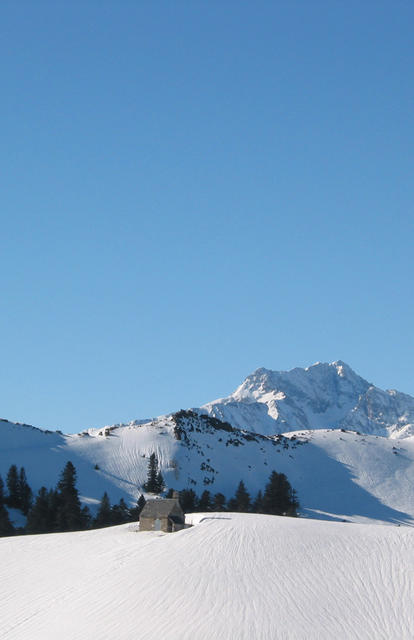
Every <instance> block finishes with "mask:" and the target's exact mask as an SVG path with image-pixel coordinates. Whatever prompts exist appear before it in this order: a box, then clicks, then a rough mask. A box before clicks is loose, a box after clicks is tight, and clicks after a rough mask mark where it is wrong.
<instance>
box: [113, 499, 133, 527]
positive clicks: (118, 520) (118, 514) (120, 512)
mask: <svg viewBox="0 0 414 640" xmlns="http://www.w3.org/2000/svg"><path fill="white" fill-rule="evenodd" d="M129 518H130V514H129V509H128V507H127V505H126V503H125V500H124V499H123V498H121V499H120V501H119V503H118V504H114V505H113V507H112V509H111V520H112V524H123V523H124V522H128V521H129Z"/></svg>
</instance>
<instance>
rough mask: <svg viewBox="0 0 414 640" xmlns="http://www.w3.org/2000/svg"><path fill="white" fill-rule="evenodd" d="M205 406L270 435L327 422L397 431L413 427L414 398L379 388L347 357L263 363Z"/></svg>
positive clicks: (382, 432)
mask: <svg viewBox="0 0 414 640" xmlns="http://www.w3.org/2000/svg"><path fill="white" fill-rule="evenodd" d="M204 409H205V410H207V412H208V413H210V414H211V415H213V416H215V417H217V418H220V419H221V420H226V421H228V422H230V423H231V424H232V425H234V426H236V427H239V428H244V429H249V430H253V431H257V432H258V433H264V434H268V435H270V434H275V433H284V432H287V431H295V430H298V429H327V428H328V429H329V428H350V429H354V430H357V431H361V432H365V433H371V434H375V435H381V436H389V435H393V436H394V437H397V436H401V435H403V436H407V435H411V434H412V433H414V398H412V397H410V396H407V395H406V394H401V393H399V392H398V391H395V392H393V393H389V392H386V391H383V390H381V389H378V388H377V387H375V386H374V385H372V384H371V383H370V382H368V381H367V380H365V379H364V378H362V377H361V376H359V375H358V374H357V373H355V371H354V370H353V369H352V368H351V367H350V366H349V365H348V364H346V363H345V362H344V361H343V360H335V361H334V362H331V363H328V362H316V363H315V364H313V365H311V366H309V367H306V368H302V367H296V368H294V369H290V370H289V371H272V370H270V369H265V368H264V367H261V368H259V369H256V370H255V371H254V372H253V373H252V374H250V375H249V376H247V378H246V379H245V380H244V382H243V383H242V384H241V385H240V386H239V387H238V388H237V389H236V391H235V392H234V393H232V394H231V395H230V396H228V397H227V398H223V399H220V400H217V401H215V402H211V403H208V404H207V405H205V406H204Z"/></svg>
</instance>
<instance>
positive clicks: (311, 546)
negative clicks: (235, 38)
mask: <svg viewBox="0 0 414 640" xmlns="http://www.w3.org/2000/svg"><path fill="white" fill-rule="evenodd" d="M200 519H202V517H201V516H200V514H197V519H196V521H199V520H200ZM413 564H414V529H412V528H411V527H398V526H383V525H372V524H371V525H369V524H345V523H338V522H323V521H316V520H308V519H301V518H283V517H277V516H266V515H255V514H232V513H225V514H223V513H222V514H211V513H210V514H206V519H204V520H202V521H201V522H200V524H197V525H196V526H194V527H192V528H190V529H185V530H183V531H180V532H178V533H174V534H160V533H155V532H149V533H144V532H142V533H137V532H135V531H133V530H131V525H122V526H120V527H112V528H108V529H101V530H95V531H88V532H78V533H60V534H46V535H38V536H22V537H17V538H2V539H0V567H1V578H2V579H1V580H0V619H1V628H0V638H5V639H7V640H29V638H30V640H37V639H40V638H42V640H55V639H56V638H57V637H59V638H60V639H61V640H95V639H96V638H99V639H100V640H113V639H114V638H116V639H117V640H132V639H133V638H139V639H140V640H146V639H147V640H153V639H154V638H159V637H162V638H165V639H166V640H178V639H179V638H180V639H183V640H185V639H188V640H190V639H193V638H197V640H207V639H209V640H214V639H217V640H218V639H220V640H252V639H254V640H305V639H306V640H332V638H338V639H339V640H394V639H395V640H411V639H412V638H413V637H414V609H413V606H412V605H413V602H414V573H413V570H412V568H413Z"/></svg>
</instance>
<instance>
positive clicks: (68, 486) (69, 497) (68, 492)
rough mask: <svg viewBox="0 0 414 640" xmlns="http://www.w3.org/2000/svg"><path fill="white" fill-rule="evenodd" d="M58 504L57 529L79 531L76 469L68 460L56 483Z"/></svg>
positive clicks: (81, 519) (79, 508)
mask: <svg viewBox="0 0 414 640" xmlns="http://www.w3.org/2000/svg"><path fill="white" fill-rule="evenodd" d="M57 490H58V498H59V506H58V508H57V516H56V529H57V531H79V530H80V529H82V525H83V518H82V511H81V503H80V500H79V495H78V490H77V489H76V469H75V467H74V466H73V464H72V463H71V462H70V461H69V462H67V463H66V466H65V468H64V469H63V471H62V474H61V477H60V480H59V482H58V485H57Z"/></svg>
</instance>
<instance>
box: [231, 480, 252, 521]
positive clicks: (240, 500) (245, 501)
mask: <svg viewBox="0 0 414 640" xmlns="http://www.w3.org/2000/svg"><path fill="white" fill-rule="evenodd" d="M234 500H235V507H236V508H235V509H233V511H240V512H244V513H247V512H248V511H250V495H249V493H248V492H247V490H246V487H245V485H244V482H243V480H240V482H239V486H238V487H237V491H236V495H235V497H234Z"/></svg>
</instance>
